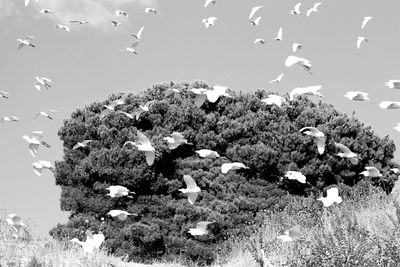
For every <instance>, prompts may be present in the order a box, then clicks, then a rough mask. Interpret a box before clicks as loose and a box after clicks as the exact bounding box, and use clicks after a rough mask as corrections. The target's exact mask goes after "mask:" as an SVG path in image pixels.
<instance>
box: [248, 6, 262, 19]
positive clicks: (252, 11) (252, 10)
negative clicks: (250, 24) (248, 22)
mask: <svg viewBox="0 0 400 267" xmlns="http://www.w3.org/2000/svg"><path fill="white" fill-rule="evenodd" d="M261 8H263V6H255V7H253V8H252V9H251V11H250V16H249V19H251V18H252V17H253V16H254V14H255V13H256V12H257V11H258V10H260V9H261Z"/></svg>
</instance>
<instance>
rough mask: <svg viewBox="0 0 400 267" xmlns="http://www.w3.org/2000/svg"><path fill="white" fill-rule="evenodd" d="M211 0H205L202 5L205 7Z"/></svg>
mask: <svg viewBox="0 0 400 267" xmlns="http://www.w3.org/2000/svg"><path fill="white" fill-rule="evenodd" d="M212 1H213V0H206V2H205V3H204V7H207V6H208V5H209V4H210V3H211V2H212Z"/></svg>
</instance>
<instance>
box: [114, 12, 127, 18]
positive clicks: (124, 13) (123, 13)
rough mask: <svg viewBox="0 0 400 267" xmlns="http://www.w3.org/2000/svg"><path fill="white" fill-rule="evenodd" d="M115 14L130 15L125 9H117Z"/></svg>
mask: <svg viewBox="0 0 400 267" xmlns="http://www.w3.org/2000/svg"><path fill="white" fill-rule="evenodd" d="M115 15H116V16H117V17H118V16H120V15H123V16H125V17H126V18H127V17H128V13H126V11H123V10H116V11H115Z"/></svg>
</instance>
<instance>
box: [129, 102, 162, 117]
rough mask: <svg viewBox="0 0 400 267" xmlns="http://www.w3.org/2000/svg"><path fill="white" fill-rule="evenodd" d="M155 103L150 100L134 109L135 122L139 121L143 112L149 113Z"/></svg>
mask: <svg viewBox="0 0 400 267" xmlns="http://www.w3.org/2000/svg"><path fill="white" fill-rule="evenodd" d="M155 102H156V101H155V100H151V101H147V102H146V103H145V104H144V105H139V107H138V108H137V109H135V111H134V112H133V115H134V116H135V118H136V120H139V118H140V116H141V115H142V114H143V113H144V112H149V111H150V109H151V107H152V106H153V105H154V103H155Z"/></svg>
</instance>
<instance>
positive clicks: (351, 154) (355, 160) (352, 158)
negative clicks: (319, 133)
mask: <svg viewBox="0 0 400 267" xmlns="http://www.w3.org/2000/svg"><path fill="white" fill-rule="evenodd" d="M335 147H336V148H339V149H340V150H341V151H342V152H340V153H337V154H336V155H338V156H339V157H341V158H348V159H350V162H351V163H352V164H358V156H357V154H356V153H354V152H353V151H351V150H350V149H349V148H348V147H347V146H345V145H343V144H340V143H335Z"/></svg>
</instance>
